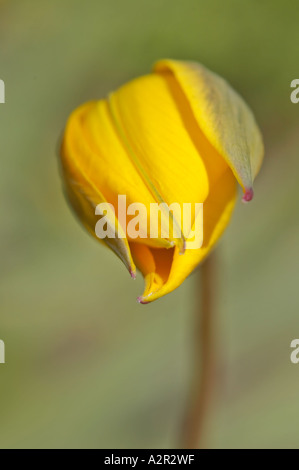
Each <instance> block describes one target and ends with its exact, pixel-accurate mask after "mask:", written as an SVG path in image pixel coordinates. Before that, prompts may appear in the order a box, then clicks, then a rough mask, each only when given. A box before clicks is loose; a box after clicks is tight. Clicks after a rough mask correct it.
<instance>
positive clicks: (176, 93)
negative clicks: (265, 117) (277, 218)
mask: <svg viewBox="0 0 299 470" xmlns="http://www.w3.org/2000/svg"><path fill="white" fill-rule="evenodd" d="M61 158H62V166H63V175H64V180H65V186H66V190H67V194H68V197H69V199H70V202H71V204H72V206H73V208H74V209H75V211H76V213H77V214H78V216H79V218H80V220H81V221H82V222H83V224H84V225H85V227H86V228H87V230H88V231H89V232H90V233H91V234H92V235H93V236H95V237H97V230H96V227H97V224H98V223H100V225H101V227H102V228H103V221H104V222H105V225H106V230H107V234H109V233H114V235H115V236H114V237H113V236H109V235H107V236H106V237H105V238H104V239H103V240H102V241H103V242H104V243H105V244H106V245H107V246H109V247H110V248H111V249H112V250H113V251H114V252H115V253H116V254H117V255H118V256H119V258H120V259H121V260H122V261H123V262H124V264H125V265H126V267H127V268H128V270H129V271H130V273H131V275H132V277H135V272H136V266H137V268H138V269H139V270H140V271H141V272H142V274H143V276H144V279H145V291H144V293H143V295H142V296H141V297H139V298H138V300H139V301H140V302H141V303H147V302H151V301H153V300H155V299H157V298H160V297H161V296H163V295H165V294H167V293H169V292H171V291H172V290H174V289H175V288H176V287H178V286H179V285H180V284H181V283H182V282H183V281H184V279H185V278H186V277H187V276H188V275H189V274H190V273H191V272H192V271H193V270H194V269H195V268H196V266H197V265H198V264H199V263H200V262H201V261H202V260H203V259H204V258H205V257H206V256H207V255H208V254H209V252H210V251H211V249H212V248H213V246H214V245H215V243H216V242H217V240H218V239H219V237H220V236H221V234H222V233H223V231H224V229H225V228H226V226H227V224H228V222H229V220H230V216H231V213H232V210H233V208H234V205H235V201H236V193H237V191H236V189H237V182H238V183H239V184H240V185H241V186H242V188H243V191H244V196H243V200H245V201H249V200H251V199H252V196H253V190H252V183H253V179H254V178H255V176H256V174H257V173H258V171H259V168H260V165H261V162H262V159H263V142H262V137H261V134H260V131H259V129H258V127H257V124H256V122H255V119H254V117H253V114H252V112H251V111H250V109H249V108H248V106H247V105H246V104H245V102H244V101H243V100H242V98H241V97H240V96H239V95H238V94H237V93H236V92H235V91H234V90H233V89H232V88H231V87H230V86H229V85H228V84H227V83H226V82H225V80H223V79H222V78H221V77H219V76H217V75H216V74H214V73H212V72H210V71H209V70H207V69H206V68H205V67H203V66H202V65H200V64H196V63H190V62H179V61H173V60H163V61H160V62H158V63H157V64H156V65H155V67H154V70H153V72H152V73H151V74H149V75H146V76H144V77H140V78H137V79H136V80H133V81H132V82H130V83H128V84H126V85H124V86H123V87H121V88H120V89H118V90H117V91H116V92H114V93H112V94H111V95H110V96H109V97H108V98H107V99H106V100H101V101H94V102H90V103H87V104H84V105H82V106H81V107H79V108H78V109H77V110H75V111H74V112H73V113H72V115H71V116H70V118H69V121H68V123H67V126H66V130H65V134H64V139H63V144H62V150H61ZM121 195H123V196H125V203H124V204H125V205H124V207H122V208H120V205H121V204H122V203H123V201H124V199H121V198H120V196H121ZM198 203H202V204H203V213H202V212H201V211H199V212H198V213H196V212H194V213H192V215H190V217H191V226H190V227H192V230H190V227H189V229H188V230H186V229H185V226H184V224H183V221H182V220H181V219H180V218H178V217H177V213H176V212H175V211H173V210H171V209H170V207H171V205H173V204H177V208H183V207H184V204H193V205H196V204H198ZM136 204H137V206H138V204H139V206H140V204H141V205H142V207H144V208H145V210H144V211H141V212H140V213H139V216H138V234H137V236H133V235H131V232H130V230H129V229H130V225H131V226H132V225H134V224H135V226H136V220H134V217H133V216H134V210H135V209H134V210H133V209H132V207H133V208H134V207H135V208H136V207H137V206H136ZM155 204H159V205H160V206H159V207H160V208H161V207H162V209H161V212H160V219H159V221H158V222H157V226H156V227H153V223H152V219H151V210H152V207H153V205H155ZM139 206H138V207H139ZM105 208H107V210H105ZM135 215H136V213H135ZM199 217H202V221H203V222H202V223H203V240H202V244H201V245H200V246H197V247H196V248H193V249H192V248H189V246H191V245H190V244H188V242H190V240H191V238H190V237H191V233H193V235H194V233H195V234H196V233H197V232H198V225H197V222H198V219H199ZM156 220H157V219H156ZM166 221H167V222H168V224H170V231H168V232H167V231H166ZM153 229H155V230H153ZM152 232H155V233H156V234H158V235H156V236H155V237H151V236H150V235H151V234H152ZM170 232H171V233H170ZM97 238H98V237H97Z"/></svg>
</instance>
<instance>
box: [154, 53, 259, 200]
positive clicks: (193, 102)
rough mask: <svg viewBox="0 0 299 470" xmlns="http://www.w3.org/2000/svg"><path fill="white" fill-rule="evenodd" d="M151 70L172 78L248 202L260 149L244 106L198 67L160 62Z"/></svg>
mask: <svg viewBox="0 0 299 470" xmlns="http://www.w3.org/2000/svg"><path fill="white" fill-rule="evenodd" d="M154 70H155V72H156V73H158V74H161V75H162V76H164V75H165V74H166V75H168V74H169V73H171V74H172V75H173V76H174V77H175V78H176V80H177V81H178V83H179V84H180V86H181V89H182V91H183V92H184V94H185V96H186V98H187V99H188V101H189V104H190V106H191V108H192V110H193V112H194V115H195V117H196V120H197V122H198V124H199V127H200V128H201V129H202V131H203V133H204V134H205V135H206V137H207V138H208V140H209V141H210V142H211V144H212V145H213V146H214V147H215V149H216V150H217V151H218V152H219V153H220V155H222V157H223V158H224V159H225V160H226V161H227V164H228V165H229V166H230V168H231V169H232V171H233V173H234V175H235V177H236V179H237V180H238V182H239V183H240V185H241V186H242V187H243V189H244V192H245V195H244V200H250V199H251V198H252V196H253V191H252V184H253V180H254V178H255V176H256V175H257V173H258V171H259V169H260V166H261V163H262V159H263V154H264V148H263V141H262V137H261V133H260V130H259V128H258V126H257V124H256V121H255V118H254V116H253V114H252V112H251V110H250V109H249V107H248V106H247V104H246V103H245V102H244V101H243V99H242V98H241V97H240V95H239V94H238V93H236V92H235V91H234V90H233V89H232V88H231V87H230V86H229V84H228V83H227V82H226V81H225V80H224V79H223V78H221V77H219V76H218V75H216V74H215V73H213V72H211V71H209V70H208V69H206V68H205V67H204V66H203V65H201V64H198V63H193V62H181V61H175V60H162V61H159V62H158V63H157V64H156V65H155V67H154Z"/></svg>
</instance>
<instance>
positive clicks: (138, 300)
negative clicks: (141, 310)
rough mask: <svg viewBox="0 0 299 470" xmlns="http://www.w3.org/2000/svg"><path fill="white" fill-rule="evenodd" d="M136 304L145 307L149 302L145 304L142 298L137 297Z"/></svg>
mask: <svg viewBox="0 0 299 470" xmlns="http://www.w3.org/2000/svg"><path fill="white" fill-rule="evenodd" d="M137 302H138V303H139V304H142V305H146V304H148V303H149V302H146V301H145V300H144V298H143V297H142V296H140V297H137Z"/></svg>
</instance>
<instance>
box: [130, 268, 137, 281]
mask: <svg viewBox="0 0 299 470" xmlns="http://www.w3.org/2000/svg"><path fill="white" fill-rule="evenodd" d="M129 273H130V276H131V278H132V279H134V281H135V279H136V272H135V271H133V269H132V268H130V269H129Z"/></svg>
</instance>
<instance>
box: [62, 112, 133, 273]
mask: <svg viewBox="0 0 299 470" xmlns="http://www.w3.org/2000/svg"><path fill="white" fill-rule="evenodd" d="M95 106H96V104H95V103H87V104H85V105H83V106H81V107H80V108H79V109H77V110H76V111H75V112H74V113H73V114H72V115H71V117H70V119H69V121H68V124H67V127H66V131H65V135H64V140H63V144H62V149H61V158H62V167H63V176H64V182H65V188H66V192H67V195H68V198H69V201H70V203H71V205H72V207H73V209H74V210H75V212H76V214H77V215H78V217H79V219H80V221H81V222H82V223H83V224H84V226H85V227H86V229H87V230H88V231H89V232H90V233H91V234H92V235H93V236H94V237H95V238H97V237H96V234H95V227H96V223H97V221H98V219H99V217H98V216H97V215H96V207H97V206H98V204H101V203H105V202H107V200H106V198H105V197H104V195H103V193H102V191H101V189H100V187H99V185H98V184H97V181H96V179H95V178H96V173H97V172H96V171H95V165H94V163H95V161H94V160H95V159H94V154H93V153H92V151H91V149H90V148H89V147H88V145H87V144H86V139H85V136H84V135H83V129H82V120H83V119H84V117H85V116H86V115H88V113H89V112H90V110H92V109H93V108H94V107H95ZM106 220H107V223H108V225H111V226H112V227H113V228H115V233H116V237H115V238H105V240H104V242H105V244H106V245H107V246H108V247H109V248H110V249H112V250H113V251H114V252H115V253H116V254H117V256H118V257H119V258H120V259H121V260H122V261H123V263H124V264H125V266H126V267H127V269H128V270H129V272H130V273H131V275H132V277H135V271H136V268H135V264H134V262H133V259H132V256H131V251H130V247H129V244H128V240H127V238H126V236H125V233H124V230H123V228H122V227H121V226H120V225H119V223H118V220H117V218H116V217H115V218H114V219H113V220H112V219H111V217H109V214H108V217H107V216H106ZM97 240H99V239H98V238H97Z"/></svg>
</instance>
